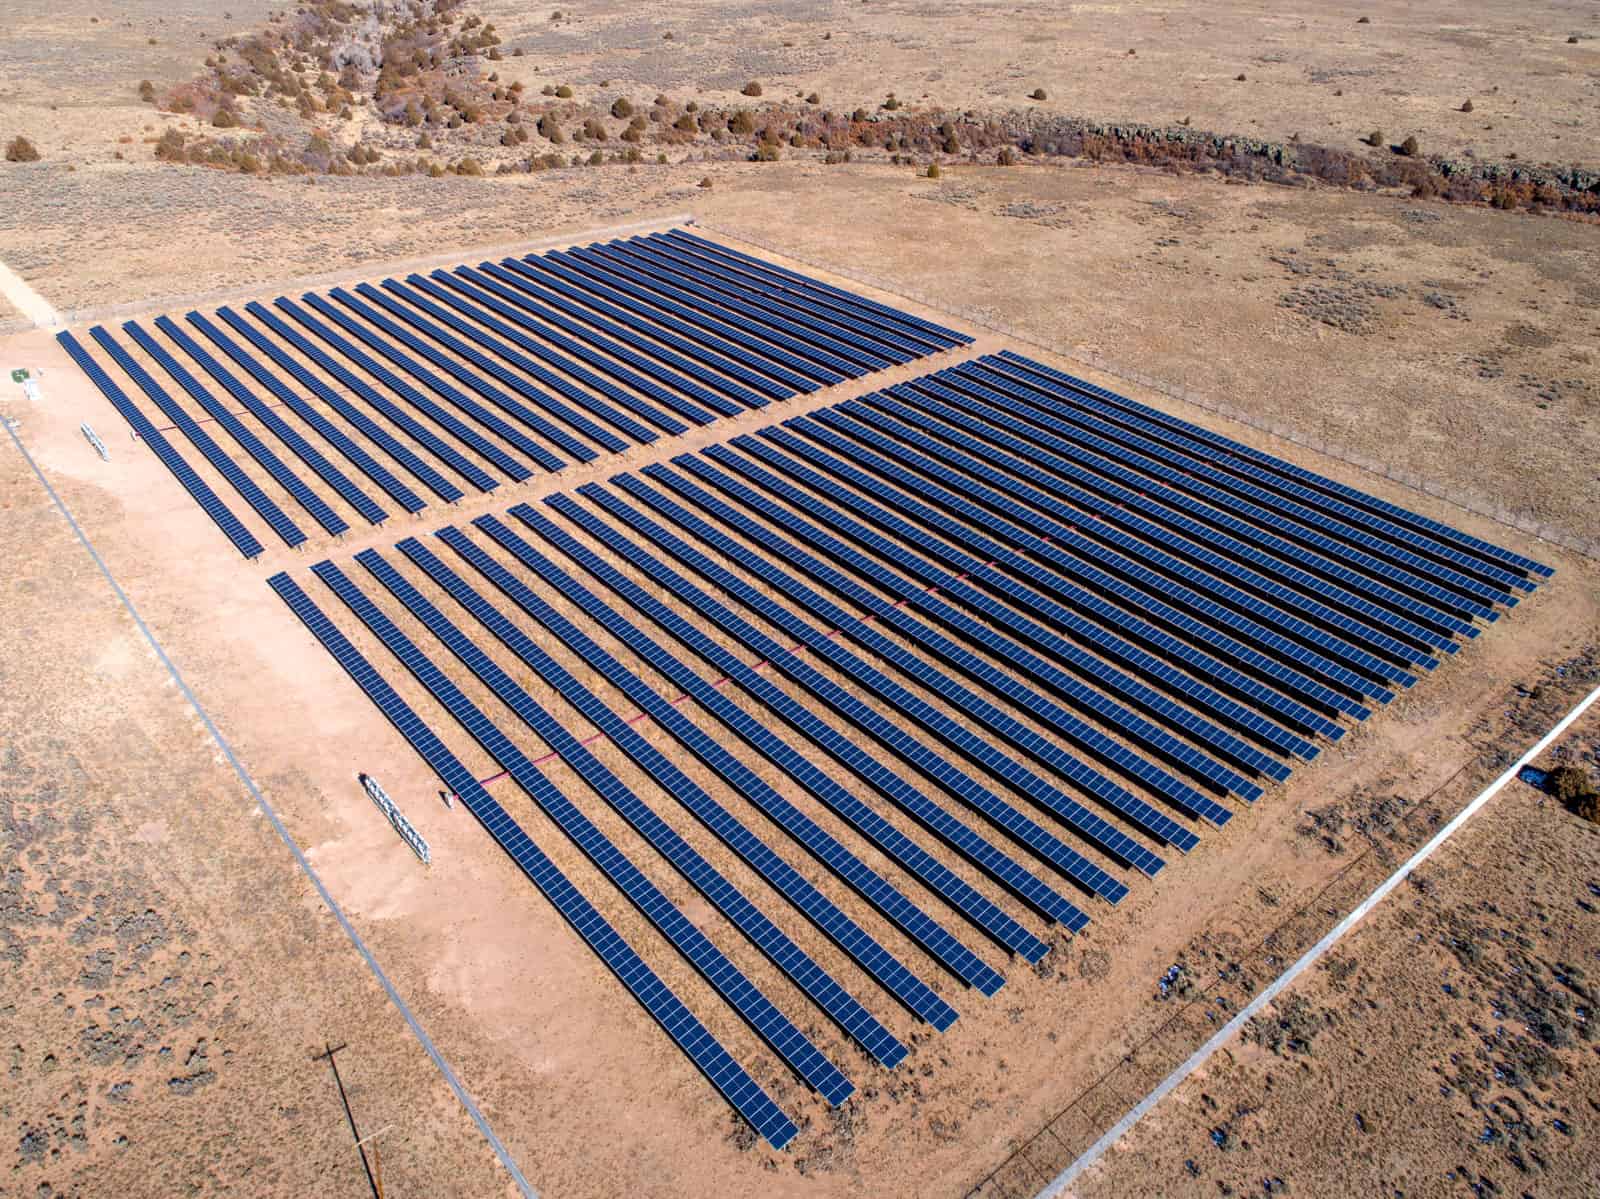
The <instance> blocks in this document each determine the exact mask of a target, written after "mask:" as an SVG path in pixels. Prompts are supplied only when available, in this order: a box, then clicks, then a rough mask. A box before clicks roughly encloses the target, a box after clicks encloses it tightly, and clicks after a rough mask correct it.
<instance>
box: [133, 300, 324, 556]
mask: <svg viewBox="0 0 1600 1199" xmlns="http://www.w3.org/2000/svg"><path fill="white" fill-rule="evenodd" d="M122 329H123V332H125V333H127V335H128V336H129V337H131V338H133V340H134V341H135V342H136V343H137V344H138V346H139V348H140V349H142V350H143V351H144V352H145V353H146V354H149V355H150V357H151V358H153V359H155V361H156V364H157V365H158V366H160V367H161V369H162V370H164V371H166V372H167V374H169V375H170V376H172V378H173V379H174V380H175V381H176V382H177V384H178V386H179V387H181V388H183V390H184V391H186V392H188V393H189V396H190V397H191V398H192V399H193V400H194V401H195V402H196V403H197V404H199V405H200V407H202V408H204V409H205V411H206V413H207V415H209V416H210V417H211V419H212V420H214V421H216V422H217V423H218V424H219V425H221V426H222V427H223V428H224V429H226V430H227V432H228V436H230V437H232V438H233V439H234V441H236V442H237V443H238V444H239V447H240V448H241V449H243V450H244V452H245V453H247V454H249V455H250V457H252V458H254V459H255V460H256V462H258V463H259V464H260V465H261V467H262V468H263V469H264V470H265V471H266V472H267V473H268V474H269V475H271V476H272V477H273V479H274V480H275V481H276V482H277V484H278V485H279V486H280V487H282V488H283V489H284V490H285V491H287V492H288V493H289V494H290V495H291V496H293V497H294V499H295V502H296V503H298V504H299V505H300V506H301V507H302V508H304V509H305V510H306V512H308V513H309V514H310V515H311V517H312V519H313V520H315V521H316V522H317V523H318V524H319V525H321V526H322V527H323V529H324V530H325V531H327V532H328V533H331V534H333V535H334V536H337V535H338V534H340V533H343V532H344V531H345V530H346V529H348V528H349V527H350V526H349V525H348V524H346V523H345V521H344V519H343V518H342V517H340V516H339V514H338V513H337V512H335V511H334V510H333V509H332V508H330V507H328V504H327V501H325V500H324V499H322V497H320V496H319V495H317V493H316V492H314V491H312V490H311V489H310V488H309V487H307V486H306V485H305V484H304V483H302V482H301V481H300V478H299V476H298V475H296V474H295V473H294V472H293V471H292V470H290V469H289V468H288V467H287V466H286V465H284V462H283V460H282V459H281V458H279V457H278V455H277V454H275V453H273V452H272V450H270V449H269V448H268V447H267V446H266V444H265V443H264V442H262V440H261V439H260V438H259V437H257V436H256V435H255V434H254V433H252V432H251V431H250V429H249V428H247V427H246V426H245V424H244V422H243V421H241V420H240V419H239V418H238V417H237V416H235V415H234V414H233V413H232V412H230V411H229V410H228V407H227V405H225V404H223V403H222V402H221V401H219V400H218V399H217V398H216V396H214V395H212V394H211V392H210V391H208V390H207V389H206V388H205V386H204V385H202V384H201V382H200V381H199V380H198V379H196V378H195V377H194V376H193V375H192V374H190V373H189V371H188V370H187V369H185V368H184V366H183V364H182V363H180V362H179V361H178V360H177V359H176V358H174V357H173V356H172V355H171V354H170V353H168V352H167V350H166V349H165V348H164V347H163V346H162V345H161V344H160V343H159V342H158V341H156V339H155V338H153V337H151V336H150V334H148V333H146V332H145V331H144V329H143V328H141V327H140V325H139V323H138V322H137V321H125V322H123V325H122ZM218 369H221V368H220V367H219V368H218Z"/></svg>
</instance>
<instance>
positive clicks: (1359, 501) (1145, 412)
mask: <svg viewBox="0 0 1600 1199" xmlns="http://www.w3.org/2000/svg"><path fill="white" fill-rule="evenodd" d="M1001 357H1002V358H1003V359H1005V364H1006V366H1007V368H1008V369H1019V368H1020V370H1021V372H1022V373H1025V374H1028V375H1037V376H1039V377H1041V378H1044V379H1047V380H1050V381H1052V382H1056V383H1060V384H1064V385H1065V386H1067V387H1070V388H1071V389H1073V390H1074V391H1081V392H1086V393H1087V394H1089V395H1092V396H1094V397H1096V398H1097V399H1100V400H1102V401H1104V402H1105V403H1106V404H1108V405H1110V406H1113V407H1116V408H1118V409H1121V410H1125V411H1128V412H1131V413H1136V414H1137V415H1140V416H1143V417H1147V418H1149V419H1152V420H1154V421H1156V422H1157V423H1159V424H1163V425H1165V426H1167V427H1168V428H1171V429H1174V430H1176V431H1179V432H1182V433H1184V434H1186V435H1188V436H1191V437H1194V438H1196V439H1197V440H1200V441H1203V442H1205V443H1207V444H1208V445H1210V446H1213V447H1215V449H1217V450H1220V451H1222V452H1223V453H1224V454H1225V455H1226V456H1227V457H1229V458H1237V459H1243V460H1247V461H1250V462H1254V463H1257V464H1259V465H1261V466H1263V467H1265V468H1267V469H1268V470H1269V471H1271V472H1272V473H1274V474H1277V475H1280V476H1282V477H1284V478H1287V479H1293V480H1296V481H1298V482H1300V483H1304V484H1306V485H1308V486H1310V487H1312V488H1314V489H1316V490H1318V491H1321V492H1324V493H1325V494H1327V495H1329V496H1336V497H1338V498H1340V499H1343V500H1347V501H1349V502H1350V503H1352V504H1354V505H1357V506H1358V507H1361V508H1365V509H1367V510H1368V511H1369V512H1371V513H1373V514H1376V515H1378V516H1381V517H1386V518H1388V519H1389V520H1390V521H1393V522H1396V523H1398V524H1401V525H1408V526H1410V527H1412V528H1414V529H1418V530H1420V531H1422V532H1424V533H1427V534H1430V535H1432V536H1434V537H1437V538H1440V539H1442V540H1444V541H1448V542H1450V543H1452V544H1454V545H1457V546H1460V547H1462V548H1464V549H1466V550H1468V551H1470V552H1471V553H1473V554H1474V555H1476V556H1477V557H1479V558H1481V559H1484V560H1485V561H1486V562H1494V563H1499V564H1500V565H1502V566H1509V567H1510V568H1511V569H1513V570H1518V571H1522V572H1523V573H1524V574H1533V575H1538V576H1540V577H1549V576H1550V575H1552V574H1554V573H1555V572H1554V571H1553V570H1552V569H1551V568H1550V567H1548V566H1545V565H1543V564H1542V563H1539V562H1535V561H1534V560H1533V559H1532V558H1525V557H1523V556H1522V555H1521V554H1516V553H1513V552H1512V551H1510V550H1507V549H1503V548H1501V547H1500V546H1497V545H1493V544H1491V543H1489V542H1487V541H1484V540H1482V539H1481V538H1477V537H1473V536H1471V535H1469V534H1467V533H1463V532H1462V531H1461V530H1459V529H1454V528H1451V527H1450V526H1449V525H1446V524H1443V523H1441V522H1440V521H1436V520H1431V519H1429V518H1428V517H1425V516H1420V515H1418V514H1417V513H1415V512H1409V511H1407V510H1406V509H1404V508H1401V507H1400V506H1399V505H1397V504H1391V503H1389V502H1388V501H1386V500H1380V499H1378V498H1377V497H1376V496H1371V495H1367V494H1366V493H1365V492H1362V491H1358V490H1357V489H1356V488H1354V487H1350V486H1348V485H1346V484H1344V483H1339V482H1336V481H1334V480H1332V479H1328V478H1325V477H1323V476H1322V475H1319V474H1316V473H1315V472H1313V471H1309V470H1306V469H1305V468H1304V467H1300V466H1295V465H1294V464H1293V463H1290V462H1285V461H1283V460H1281V459H1278V458H1274V457H1273V456H1272V455H1270V454H1267V453H1263V452H1262V451H1261V450H1256V449H1252V448H1251V447H1249V446H1247V445H1243V444H1241V443H1239V442H1236V441H1232V440H1230V439H1228V438H1226V437H1223V436H1221V435H1220V434H1217V433H1212V432H1211V431H1210V430H1208V429H1202V428H1201V427H1200V426H1198V425H1194V424H1190V423H1189V422H1188V421H1182V420H1178V419H1177V418H1176V417H1170V416H1167V415H1166V414H1165V413H1163V412H1160V411H1159V410H1157V409H1155V408H1149V407H1147V406H1145V405H1143V404H1136V403H1134V402H1133V401H1132V400H1129V399H1127V398H1126V397H1124V396H1119V395H1117V394H1116V393H1115V392H1110V391H1107V390H1105V389H1104V388H1101V387H1095V386H1094V385H1093V384H1091V383H1086V382H1085V381H1084V380H1082V379H1076V378H1074V377H1073V376H1071V375H1068V374H1065V373H1063V372H1061V371H1056V370H1051V369H1050V368H1049V367H1046V366H1044V365H1043V364H1042V363H1037V362H1033V361H1031V360H1029V359H1027V358H1024V357H1022V355H1020V354H1014V353H1012V352H1011V351H1009V350H1007V351H1005V352H1003V353H1002V355H1001ZM1375 527H1378V526H1375Z"/></svg>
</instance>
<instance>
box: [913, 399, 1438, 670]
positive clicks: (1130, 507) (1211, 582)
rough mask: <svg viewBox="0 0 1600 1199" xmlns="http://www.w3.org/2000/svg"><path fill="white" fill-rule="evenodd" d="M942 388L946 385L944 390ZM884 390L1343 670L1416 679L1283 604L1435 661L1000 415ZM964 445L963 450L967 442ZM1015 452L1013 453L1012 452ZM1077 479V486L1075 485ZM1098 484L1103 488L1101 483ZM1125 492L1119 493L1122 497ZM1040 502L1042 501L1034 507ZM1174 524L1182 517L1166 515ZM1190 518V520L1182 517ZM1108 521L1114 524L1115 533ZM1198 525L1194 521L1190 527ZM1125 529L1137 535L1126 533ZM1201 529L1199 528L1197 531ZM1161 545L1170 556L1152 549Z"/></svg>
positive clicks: (1140, 553) (1109, 536) (1110, 535)
mask: <svg viewBox="0 0 1600 1199" xmlns="http://www.w3.org/2000/svg"><path fill="white" fill-rule="evenodd" d="M944 390H946V391H947V392H948V390H949V389H948V388H946V389H944ZM889 394H891V395H894V396H897V397H900V398H902V399H905V400H907V401H908V402H910V403H912V404H914V405H915V407H916V408H917V409H918V410H920V411H922V412H927V413H931V414H933V415H935V416H938V417H940V418H941V419H943V420H946V421H949V422H950V423H951V424H953V425H957V426H958V427H960V428H962V429H965V430H967V431H969V432H971V433H973V434H975V435H976V436H978V437H981V438H983V439H984V440H985V441H988V442H992V443H993V444H994V445H996V446H1001V447H1004V448H1005V449H1006V450H1009V451H1011V453H1010V454H1006V455H1000V454H997V453H996V454H991V455H989V457H990V460H992V461H994V462H996V463H997V464H999V465H1001V466H1002V467H1003V468H1004V469H1007V470H1015V471H1016V472H1017V473H1018V474H1019V475H1020V476H1021V477H1023V478H1026V479H1027V480H1028V481H1029V482H1030V483H1033V484H1035V485H1036V486H1038V487H1039V488H1041V489H1043V490H1044V491H1048V492H1051V493H1053V494H1054V495H1058V496H1061V497H1063V498H1064V499H1067V500H1069V501H1071V503H1072V504H1073V505H1075V507H1068V506H1067V505H1065V504H1062V503H1060V502H1059V501H1055V500H1052V501H1051V502H1050V504H1049V505H1047V506H1044V507H1045V511H1047V512H1049V513H1050V514H1051V515H1052V516H1055V517H1057V518H1059V519H1061V520H1064V521H1066V522H1068V523H1069V524H1078V523H1080V522H1081V523H1082V527H1084V528H1085V529H1089V528H1091V527H1092V528H1093V529H1094V530H1095V536H1096V537H1104V538H1105V539H1106V540H1107V541H1108V542H1110V543H1111V544H1113V545H1115V546H1116V548H1117V549H1119V550H1121V551H1123V552H1124V553H1127V554H1129V555H1131V556H1133V557H1137V558H1140V559H1142V560H1143V561H1146V562H1149V563H1150V564H1151V566H1152V567H1154V568H1155V569H1157V570H1159V571H1161V572H1163V573H1165V574H1166V575H1169V576H1171V577H1172V578H1174V579H1178V580H1182V581H1183V582H1184V583H1186V584H1188V585H1189V586H1191V587H1193V588H1194V589H1195V590H1197V591H1204V592H1208V593H1210V594H1211V595H1214V596H1216V597H1217V599H1218V600H1219V601H1220V602H1222V603H1224V604H1227V605H1230V606H1232V607H1233V608H1235V609H1237V610H1238V611H1240V612H1242V613H1247V614H1248V615H1249V616H1250V617H1251V618H1253V619H1255V620H1256V621H1259V622H1260V623H1261V624H1264V625H1268V626H1271V627H1273V628H1276V629H1278V630H1281V631H1282V633H1284V634H1286V635H1287V636H1289V637H1291V638H1293V639H1294V640H1296V641H1299V642H1301V643H1303V644H1305V645H1308V646H1310V647H1311V648H1312V649H1314V650H1316V651H1317V652H1320V653H1322V654H1324V655H1326V656H1327V657H1329V658H1333V659H1336V660H1338V661H1340V662H1343V663H1344V664H1345V665H1346V666H1347V667H1349V668H1350V669H1351V670H1354V671H1357V672H1359V673H1360V674H1362V675H1364V676H1366V677H1367V678H1369V679H1376V680H1381V681H1383V682H1385V683H1398V684H1401V685H1402V686H1407V687H1409V686H1410V685H1411V684H1412V683H1414V682H1416V679H1415V677H1414V676H1413V675H1411V674H1409V673H1408V672H1407V671H1405V670H1403V669H1401V668H1400V667H1398V666H1394V665H1391V664H1390V663H1388V662H1386V661H1384V660H1383V659H1382V658H1380V657H1378V656H1377V655H1375V654H1373V653H1370V652H1369V651H1368V650H1366V649H1363V648H1362V647H1361V646H1359V645H1354V644H1352V643H1351V642H1350V641H1346V640H1345V639H1344V638H1343V637H1339V636H1334V635H1333V634H1330V633H1328V632H1325V631H1324V630H1323V629H1321V628H1318V627H1317V626H1316V625H1313V624H1311V623H1310V622H1309V621H1307V620H1303V619H1301V618H1300V617H1298V616H1295V615H1293V614H1292V613H1291V612H1288V611H1285V610H1284V609H1294V610H1296V611H1303V612H1306V613H1307V614H1308V615H1310V616H1313V617H1315V618H1316V619H1318V620H1321V621H1322V622H1323V623H1325V624H1327V625H1329V626H1331V627H1334V628H1338V629H1339V630H1340V631H1341V632H1342V633H1345V634H1347V635H1349V636H1350V637H1351V638H1352V640H1357V641H1363V642H1366V643H1369V644H1375V645H1377V646H1379V647H1380V648H1381V649H1382V650H1383V651H1384V652H1386V653H1389V654H1391V655H1394V656H1400V657H1404V658H1408V659H1410V658H1420V659H1421V661H1422V663H1423V664H1425V665H1432V664H1435V663H1434V660H1433V659H1431V658H1428V657H1427V656H1426V655H1424V654H1421V653H1420V652H1419V651H1417V650H1415V649H1413V648H1411V647H1410V646H1408V645H1406V644H1405V643H1404V642H1401V641H1397V640H1395V639H1394V638H1392V637H1389V636H1388V635H1387V634H1384V633H1380V632H1378V631H1377V630H1374V629H1370V628H1368V627H1367V626H1365V625H1362V624H1361V623H1360V622H1359V621H1355V620H1352V619H1351V618H1349V617H1347V616H1344V615H1343V614H1342V613H1339V612H1335V611H1334V610H1333V609H1331V608H1328V607H1327V606H1326V605H1324V604H1321V603H1319V602H1318V601H1316V600H1315V599H1313V598H1311V597H1309V596H1306V595H1303V594H1302V593H1300V592H1298V591H1296V590H1294V589H1293V588H1291V587H1286V586H1284V585H1282V584H1280V583H1275V582H1273V581H1272V580H1269V579H1265V578H1263V577H1262V576H1260V575H1257V574H1255V572H1253V571H1249V570H1246V569H1245V568H1244V567H1243V566H1241V565H1240V564H1239V563H1238V562H1237V561H1235V560H1232V559H1229V558H1227V557H1224V556H1223V555H1221V554H1217V553H1213V552H1212V551H1210V550H1207V549H1206V548H1205V547H1204V546H1203V545H1200V544H1198V542H1196V541H1194V540H1191V539H1190V538H1188V537H1186V536H1184V535H1182V534H1180V533H1176V532H1173V531H1172V530H1171V529H1168V528H1166V527H1164V526H1162V525H1158V524H1155V523H1154V522H1153V521H1149V520H1146V519H1144V517H1142V516H1140V515H1139V514H1138V512H1137V511H1136V508H1137V506H1138V505H1139V504H1140V503H1141V502H1142V501H1141V497H1140V496H1139V495H1138V494H1137V493H1135V492H1132V491H1128V490H1127V489H1126V488H1120V487H1119V488H1116V489H1115V491H1114V493H1113V494H1114V495H1115V499H1114V500H1113V499H1110V498H1105V497H1103V496H1101V495H1099V494H1096V492H1094V491H1088V490H1085V489H1084V488H1085V487H1101V484H1102V482H1103V481H1101V480H1098V479H1097V478H1095V477H1094V476H1092V475H1090V474H1089V473H1088V472H1087V471H1084V470H1083V469H1082V468H1081V467H1078V466H1076V465H1074V464H1073V463H1072V462H1070V461H1068V460H1067V459H1065V458H1062V457H1061V456H1059V455H1055V454H1049V453H1046V452H1044V451H1041V450H1039V449H1038V448H1037V447H1035V446H1032V445H1030V444H1029V443H1028V442H1026V441H1023V440H1021V439H1020V438H1018V437H1014V436H1012V435H1011V434H1010V433H1008V432H1006V431H1005V429H1004V428H1003V427H1002V425H1003V424H1004V423H1005V422H1006V419H1007V418H1006V417H1005V416H1004V414H1003V413H1002V414H996V415H994V416H992V417H991V418H990V420H987V421H980V420H974V419H971V418H968V417H966V416H965V415H964V413H963V411H961V410H960V409H957V408H953V407H951V406H950V405H949V404H944V403H941V402H939V401H938V400H936V399H933V398H932V396H930V395H923V394H921V393H919V392H917V391H912V390H910V389H905V388H893V387H891V388H890V389H889ZM950 394H951V396H952V398H953V399H955V400H957V401H960V400H961V397H959V396H955V395H954V393H950ZM969 448H970V447H969ZM1019 454H1020V455H1023V457H1020V458H1019V457H1016V455H1019ZM1080 482H1081V483H1082V484H1083V485H1084V486H1083V487H1080V486H1078V485H1077V484H1078V483H1080ZM1102 489H1103V488H1102ZM1124 493H1125V494H1124ZM1042 506H1043V505H1042ZM1083 512H1089V513H1092V514H1093V515H1094V516H1095V517H1098V518H1099V520H1100V523H1099V524H1097V525H1093V526H1091V525H1090V524H1089V523H1087V522H1084V521H1083V515H1082V514H1083ZM1174 519H1175V520H1177V521H1179V522H1180V523H1181V522H1182V521H1183V520H1184V518H1174ZM1190 523H1192V522H1190ZM1111 526H1117V528H1116V529H1115V530H1113V529H1111ZM1197 529H1199V526H1197ZM1123 530H1128V531H1129V532H1131V533H1134V534H1137V535H1138V536H1137V537H1133V536H1129V535H1128V532H1124V531H1123ZM1204 533H1205V531H1204V530H1203V529H1201V530H1200V534H1201V536H1204ZM1162 546H1164V547H1166V550H1171V551H1172V552H1171V553H1168V552H1166V550H1164V549H1161V548H1158V547H1162ZM1180 555H1181V556H1182V557H1187V558H1192V559H1194V560H1195V561H1197V562H1199V563H1200V564H1201V565H1202V566H1204V567H1207V568H1209V570H1210V571H1211V572H1212V573H1209V574H1208V573H1207V572H1206V571H1205V570H1200V569H1197V568H1196V567H1194V566H1191V565H1189V564H1188V563H1186V562H1184V561H1183V560H1182V557H1180ZM1233 579H1237V580H1240V581H1241V582H1249V583H1250V585H1252V586H1254V587H1256V588H1257V589H1258V590H1259V591H1260V592H1261V593H1262V594H1264V595H1267V596H1270V597H1271V598H1272V599H1273V600H1275V601H1276V602H1277V603H1278V604H1280V605H1282V607H1276V606H1274V605H1273V604H1270V603H1266V602H1263V601H1262V600H1259V599H1257V598H1255V597H1254V596H1252V595H1250V594H1249V593H1248V592H1246V591H1243V590H1241V589H1240V588H1239V587H1236V586H1234V585H1233V583H1232V582H1229V581H1227V580H1233Z"/></svg>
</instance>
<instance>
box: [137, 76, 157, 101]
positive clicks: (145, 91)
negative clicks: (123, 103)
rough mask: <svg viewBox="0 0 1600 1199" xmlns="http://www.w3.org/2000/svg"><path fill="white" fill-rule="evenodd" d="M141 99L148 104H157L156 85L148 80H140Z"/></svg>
mask: <svg viewBox="0 0 1600 1199" xmlns="http://www.w3.org/2000/svg"><path fill="white" fill-rule="evenodd" d="M139 99H141V100H143V101H144V102H145V103H146V104H154V103H155V102H156V85H155V84H153V83H151V82H150V81H149V80H148V79H141V80H139Z"/></svg>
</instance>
